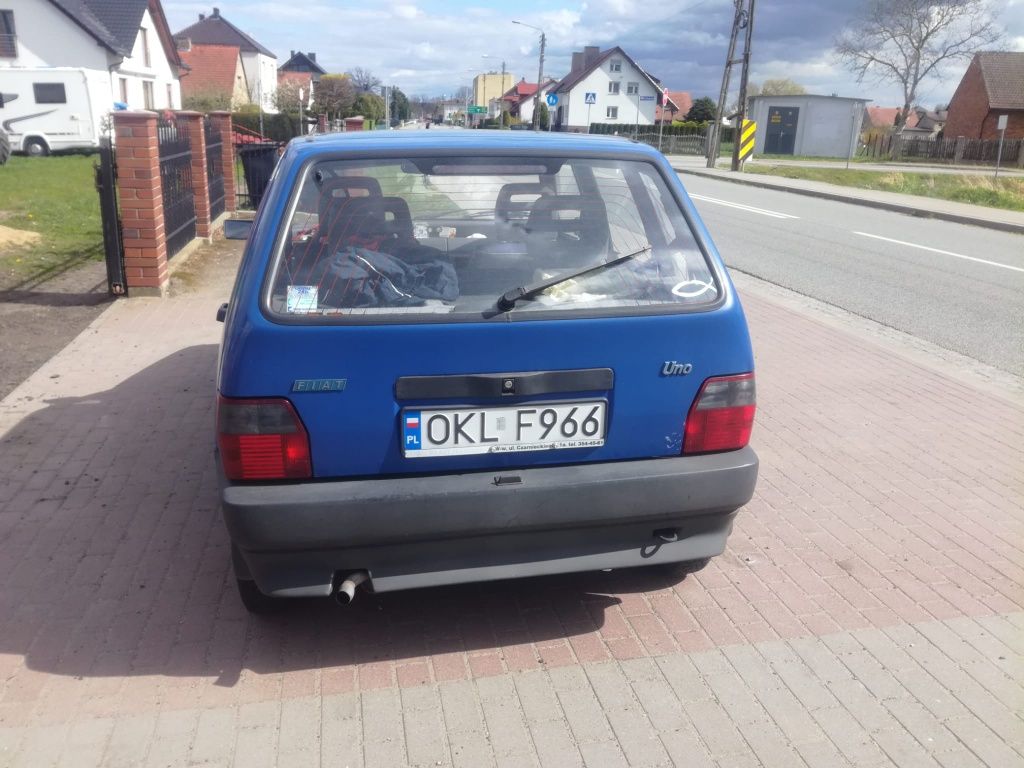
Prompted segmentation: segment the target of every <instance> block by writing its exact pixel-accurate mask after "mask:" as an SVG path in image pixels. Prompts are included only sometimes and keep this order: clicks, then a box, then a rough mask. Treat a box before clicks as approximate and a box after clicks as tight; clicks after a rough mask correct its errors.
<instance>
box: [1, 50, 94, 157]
mask: <svg viewBox="0 0 1024 768" xmlns="http://www.w3.org/2000/svg"><path fill="white" fill-rule="evenodd" d="M113 107H114V103H113V100H112V98H111V89H110V73H108V72H105V71H102V70H94V69H81V68H75V67H26V68H15V67H12V68H9V69H7V68H5V69H0V128H2V129H3V130H4V131H6V133H7V135H8V136H9V138H10V143H11V149H12V150H14V151H15V152H18V151H20V152H25V153H26V154H28V155H32V156H37V157H38V156H41V155H46V154H49V153H50V152H53V151H59V150H64V149H91V148H95V147H98V146H99V140H100V131H101V124H102V121H103V119H104V117H106V115H107V114H109V112H110V111H111V110H112V109H113Z"/></svg>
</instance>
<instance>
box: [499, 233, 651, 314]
mask: <svg viewBox="0 0 1024 768" xmlns="http://www.w3.org/2000/svg"><path fill="white" fill-rule="evenodd" d="M650 250H651V246H650V245H649V244H648V245H645V246H644V247H643V248H640V249H638V250H636V251H633V252H632V253H626V254H623V255H622V256H615V257H613V258H611V259H606V260H604V261H599V262H597V263H596V264H590V265H588V266H586V267H582V268H580V269H574V270H573V271H572V272H563V273H562V274H560V275H555V276H554V277H549V278H547V279H546V280H540V281H538V282H536V283H533V284H531V285H520V286H519V287H518V288H512V289H511V290H508V291H505V293H503V294H501V296H499V297H498V310H499V311H501V312H508V311H509V310H511V309H513V308H514V307H515V305H516V302H517V301H522V300H523V299H532V298H533V297H534V296H536V295H538V294H541V293H544V291H546V290H547V289H548V288H550V287H552V286H554V285H558V284H559V283H564V282H566V281H567V280H572V279H573V278H575V277H582V276H583V275H588V274H590V273H591V272H598V271H599V270H602V269H607V268H608V267H614V266H615V265H616V264H621V263H622V262H624V261H629V260H630V259H635V258H636V257H637V256H639V255H640V254H642V253H647V252H648V251H650Z"/></svg>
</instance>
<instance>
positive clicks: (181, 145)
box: [157, 120, 223, 259]
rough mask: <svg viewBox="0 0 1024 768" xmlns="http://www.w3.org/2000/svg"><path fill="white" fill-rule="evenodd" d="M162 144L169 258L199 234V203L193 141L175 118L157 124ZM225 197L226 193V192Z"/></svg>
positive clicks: (162, 176)
mask: <svg viewBox="0 0 1024 768" xmlns="http://www.w3.org/2000/svg"><path fill="white" fill-rule="evenodd" d="M157 137H158V140H159V147H160V183H161V185H162V187H163V198H164V231H165V232H166V233H167V258H168V259H170V258H171V257H172V256H174V254H176V253H178V251H180V250H181V249H182V248H184V247H185V246H186V245H187V244H188V243H190V242H191V241H192V240H193V239H195V236H196V203H195V194H194V193H193V192H192V144H191V142H190V141H189V138H188V134H187V133H186V132H185V130H184V129H183V128H182V127H181V126H179V124H178V122H177V121H175V120H160V121H159V122H158V123H157ZM222 197H223V195H222Z"/></svg>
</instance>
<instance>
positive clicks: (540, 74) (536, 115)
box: [512, 20, 551, 131]
mask: <svg viewBox="0 0 1024 768" xmlns="http://www.w3.org/2000/svg"><path fill="white" fill-rule="evenodd" d="M512 23H513V24H518V25H519V26H521V27H527V28H529V29H533V30H536V31H537V32H540V66H539V67H538V69H537V91H536V93H534V95H533V117H532V118H531V119H530V128H531V129H533V130H535V131H536V130H537V126H538V121H539V120H540V87H541V81H542V80H543V79H544V46H545V45H546V44H547V36H546V35H545V34H544V30H543V29H541V28H540V27H535V26H533V25H532V24H524V23H523V22H521V21H515V20H513V21H512ZM550 119H551V118H550V117H549V118H548V120H549V121H550ZM550 124H551V123H550V122H549V123H548V125H550Z"/></svg>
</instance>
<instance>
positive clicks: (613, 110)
mask: <svg viewBox="0 0 1024 768" xmlns="http://www.w3.org/2000/svg"><path fill="white" fill-rule="evenodd" d="M604 116H605V117H607V118H608V119H609V120H618V119H619V108H618V107H608V108H607V109H605V111H604Z"/></svg>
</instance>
